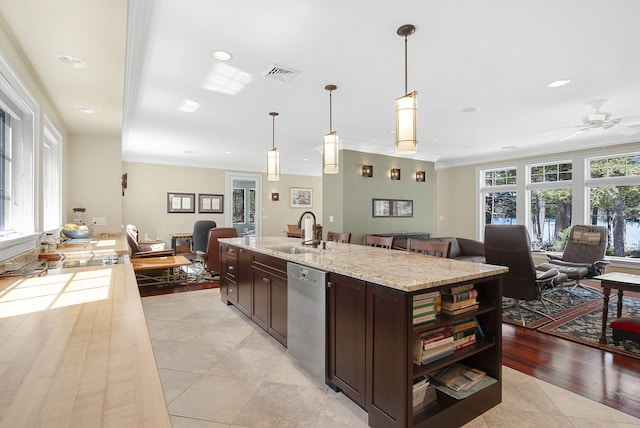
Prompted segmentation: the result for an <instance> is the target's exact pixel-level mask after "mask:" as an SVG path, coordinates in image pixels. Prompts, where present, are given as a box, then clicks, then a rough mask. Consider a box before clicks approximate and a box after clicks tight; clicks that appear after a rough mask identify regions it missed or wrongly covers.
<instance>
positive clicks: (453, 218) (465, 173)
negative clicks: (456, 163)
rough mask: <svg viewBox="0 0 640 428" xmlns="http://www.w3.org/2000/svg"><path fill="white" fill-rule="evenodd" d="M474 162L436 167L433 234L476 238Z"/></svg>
mask: <svg viewBox="0 0 640 428" xmlns="http://www.w3.org/2000/svg"><path fill="white" fill-rule="evenodd" d="M475 171H476V169H475V166H463V167H457V168H447V169H438V170H436V203H435V205H436V222H435V223H436V226H435V236H457V237H461V238H469V239H476V238H477V235H476V223H477V221H476V219H477V209H476V207H475V201H476V176H475Z"/></svg>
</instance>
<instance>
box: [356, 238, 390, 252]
mask: <svg viewBox="0 0 640 428" xmlns="http://www.w3.org/2000/svg"><path fill="white" fill-rule="evenodd" d="M362 244H363V245H367V246H369V247H380V248H387V249H391V247H392V246H393V236H376V235H364V238H363V240H362Z"/></svg>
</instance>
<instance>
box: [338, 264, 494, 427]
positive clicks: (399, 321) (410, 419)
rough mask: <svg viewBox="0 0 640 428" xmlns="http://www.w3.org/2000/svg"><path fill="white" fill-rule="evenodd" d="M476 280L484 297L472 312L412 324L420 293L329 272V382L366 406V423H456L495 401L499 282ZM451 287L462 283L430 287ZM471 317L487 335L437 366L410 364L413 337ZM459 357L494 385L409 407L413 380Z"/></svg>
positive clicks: (475, 415)
mask: <svg viewBox="0 0 640 428" xmlns="http://www.w3.org/2000/svg"><path fill="white" fill-rule="evenodd" d="M475 284H476V288H477V289H478V290H479V293H480V296H481V299H482V303H481V305H480V308H479V309H478V310H477V311H474V312H470V313H467V314H463V315H458V316H446V315H441V316H440V317H439V318H438V320H437V321H435V322H433V323H429V324H424V325H421V326H415V327H414V326H413V324H412V317H411V308H412V307H413V306H412V301H413V296H414V295H417V294H420V292H413V293H407V292H404V291H400V290H395V289H393V288H389V287H385V286H381V285H377V284H372V283H367V282H364V281H361V280H357V279H354V278H350V277H346V276H343V275H337V274H330V275H329V308H328V314H329V332H328V344H327V346H328V349H327V352H328V358H329V372H328V381H329V382H330V384H332V386H335V387H336V388H337V389H339V390H341V391H342V392H343V393H344V394H345V395H347V396H348V397H350V398H351V399H352V400H353V401H355V402H356V403H358V404H359V405H360V406H362V407H363V408H364V409H365V410H366V411H367V413H368V414H369V425H370V426H372V427H430V426H460V425H463V424H465V423H466V422H469V421H470V420H472V419H474V418H475V417H477V416H478V415H480V414H482V413H483V412H485V411H487V410H489V409H490V408H491V407H493V406H495V405H496V404H498V403H500V401H501V399H502V396H501V390H502V389H501V388H502V387H501V377H502V376H501V374H502V373H501V367H502V366H501V360H502V352H501V323H500V322H501V321H500V313H501V311H500V299H499V296H500V280H499V279H498V278H496V277H492V278H488V279H482V280H478V281H476V282H475ZM455 285H459V284H451V285H449V286H444V287H439V288H431V289H429V290H428V291H434V290H443V289H446V288H448V287H452V286H455ZM425 291H427V290H425ZM425 291H423V292H425ZM474 316H475V317H476V318H477V319H478V322H479V324H480V325H481V327H482V329H483V331H484V335H485V337H484V339H482V340H481V341H479V342H478V343H477V344H475V345H473V346H469V347H467V348H464V349H461V350H459V351H456V352H455V353H454V354H453V355H451V356H448V357H445V358H442V359H440V360H437V361H436V362H434V363H431V364H428V365H424V366H418V365H415V364H413V362H412V347H413V339H414V337H415V336H417V335H419V334H420V333H421V332H423V331H427V330H429V329H433V328H437V327H438V326H441V325H448V324H451V323H453V322H455V321H458V320H462V319H464V318H468V317H474ZM458 361H463V362H465V363H466V364H469V365H471V366H474V367H477V368H480V369H481V370H484V371H486V372H487V374H488V375H489V376H491V377H493V378H494V379H496V380H497V382H496V383H494V384H493V385H491V386H489V387H487V388H485V389H483V390H481V391H479V392H477V393H475V394H473V395H472V396H470V397H468V398H466V399H463V400H455V399H453V398H451V397H449V396H448V395H446V394H444V393H441V392H440V391H437V395H438V400H437V402H436V403H434V404H433V405H431V406H428V407H427V408H425V409H421V410H417V411H415V412H414V409H413V403H412V385H413V381H414V379H417V378H419V377H421V376H424V375H428V374H429V373H431V372H433V371H435V370H437V369H439V368H442V367H446V366H448V365H450V364H453V363H455V362H458Z"/></svg>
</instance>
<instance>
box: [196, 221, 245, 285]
mask: <svg viewBox="0 0 640 428" xmlns="http://www.w3.org/2000/svg"><path fill="white" fill-rule="evenodd" d="M236 236H238V231H237V230H236V229H234V228H233V227H216V228H213V229H209V235H208V237H207V252H206V254H205V255H204V257H203V258H204V268H205V269H206V270H208V271H209V272H211V273H212V274H219V273H220V243H219V242H218V239H220V238H235V237H236Z"/></svg>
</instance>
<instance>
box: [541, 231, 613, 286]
mask: <svg viewBox="0 0 640 428" xmlns="http://www.w3.org/2000/svg"><path fill="white" fill-rule="evenodd" d="M606 251H607V227H606V226H591V225H575V226H573V227H572V228H571V232H570V234H569V239H568V240H567V245H566V246H565V248H564V252H563V253H562V256H554V255H550V254H549V255H547V258H548V259H549V262H548V263H543V264H541V265H539V266H538V270H549V269H557V270H558V271H559V272H560V273H564V274H566V275H567V277H568V279H569V281H574V284H573V287H572V288H571V289H570V290H567V291H568V292H570V293H572V294H574V295H577V296H579V297H584V296H581V295H579V294H576V293H575V289H576V288H577V287H580V288H583V289H585V290H590V291H593V292H596V293H598V294H602V292H601V291H600V290H598V289H596V288H593V287H591V286H588V285H585V284H581V283H580V280H581V279H583V278H593V277H594V276H596V275H602V274H603V273H604V271H605V270H606V268H607V265H608V264H609V262H608V261H607V260H605V259H604V257H605V253H606ZM569 285H571V284H569Z"/></svg>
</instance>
